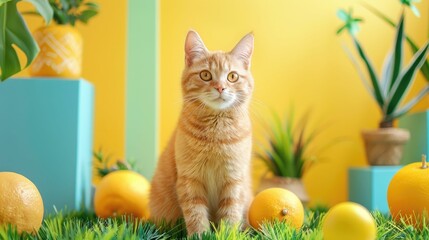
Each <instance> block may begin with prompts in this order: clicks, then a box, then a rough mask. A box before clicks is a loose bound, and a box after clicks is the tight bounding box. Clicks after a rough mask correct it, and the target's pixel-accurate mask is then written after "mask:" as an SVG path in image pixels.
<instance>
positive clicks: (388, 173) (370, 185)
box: [349, 166, 401, 213]
mask: <svg viewBox="0 0 429 240" xmlns="http://www.w3.org/2000/svg"><path fill="white" fill-rule="evenodd" d="M399 169H401V166H383V167H378V166H374V167H362V168H350V169H349V200H350V201H352V202H356V203H359V204H361V205H363V206H364V207H366V208H367V209H368V210H370V211H373V210H378V211H380V212H382V213H389V206H388V204H387V188H388V187H389V183H390V180H391V179H392V178H393V176H394V175H395V174H396V172H397V171H398V170H399Z"/></svg>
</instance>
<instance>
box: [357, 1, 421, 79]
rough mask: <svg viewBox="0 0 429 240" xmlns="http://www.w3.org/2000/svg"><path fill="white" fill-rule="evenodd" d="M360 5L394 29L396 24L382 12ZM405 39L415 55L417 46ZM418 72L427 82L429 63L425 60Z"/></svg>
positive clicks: (366, 5) (417, 49)
mask: <svg viewBox="0 0 429 240" xmlns="http://www.w3.org/2000/svg"><path fill="white" fill-rule="evenodd" d="M362 5H363V6H364V7H365V8H366V9H368V10H369V11H370V12H372V13H373V14H374V15H376V16H377V17H379V18H381V19H382V20H383V21H385V22H386V23H387V24H389V25H391V26H392V27H396V24H395V23H394V22H393V21H392V20H391V19H390V18H388V17H387V16H386V15H385V14H383V13H382V12H380V11H378V10H377V9H376V8H374V7H372V6H371V5H368V4H365V3H362ZM405 39H406V40H407V43H408V45H410V47H411V50H412V51H413V54H416V53H417V52H418V51H419V47H418V46H417V44H415V42H414V41H413V40H412V39H411V38H410V37H408V36H405ZM420 71H421V72H422V73H423V76H424V77H425V78H426V81H428V82H429V62H428V61H427V60H426V61H425V63H423V66H422V67H421V68H420Z"/></svg>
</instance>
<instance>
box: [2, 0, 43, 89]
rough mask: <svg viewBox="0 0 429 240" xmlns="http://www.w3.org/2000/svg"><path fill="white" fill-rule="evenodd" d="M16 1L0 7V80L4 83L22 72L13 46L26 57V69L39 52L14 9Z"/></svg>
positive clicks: (16, 10) (19, 15) (22, 20)
mask: <svg viewBox="0 0 429 240" xmlns="http://www.w3.org/2000/svg"><path fill="white" fill-rule="evenodd" d="M17 2H18V0H13V1H9V2H7V3H5V4H3V5H2V6H1V7H0V19H1V20H2V22H3V24H2V25H1V29H0V54H1V55H0V68H1V76H0V80H1V81H4V80H6V79H7V78H9V77H11V76H12V75H14V74H16V73H18V72H19V71H21V70H22V68H21V65H20V63H19V58H18V55H17V53H16V51H15V49H14V48H13V45H15V46H16V47H18V48H19V49H21V50H22V51H23V52H24V54H25V56H26V57H27V63H26V65H25V67H28V66H29V65H30V64H31V63H32V62H33V60H34V58H35V57H36V55H37V53H38V52H39V47H38V45H37V43H36V42H35V41H34V39H33V36H32V35H31V33H30V32H29V30H28V28H27V25H26V24H25V22H24V19H23V18H22V16H21V14H19V12H18V9H17V8H16V3H17Z"/></svg>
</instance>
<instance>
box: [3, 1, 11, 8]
mask: <svg viewBox="0 0 429 240" xmlns="http://www.w3.org/2000/svg"><path fill="white" fill-rule="evenodd" d="M10 1H12V0H0V7H1V5H3V4H5V3H7V2H10Z"/></svg>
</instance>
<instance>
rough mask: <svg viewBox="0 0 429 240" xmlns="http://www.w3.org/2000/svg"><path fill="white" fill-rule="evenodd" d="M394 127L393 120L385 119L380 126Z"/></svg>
mask: <svg viewBox="0 0 429 240" xmlns="http://www.w3.org/2000/svg"><path fill="white" fill-rule="evenodd" d="M391 127H393V121H391V120H390V121H388V120H383V121H381V122H380V124H379V128H391Z"/></svg>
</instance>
